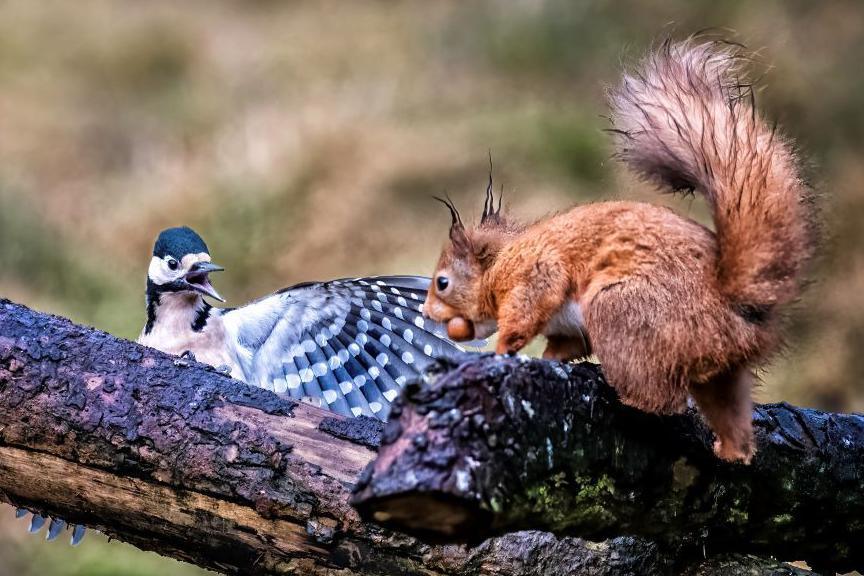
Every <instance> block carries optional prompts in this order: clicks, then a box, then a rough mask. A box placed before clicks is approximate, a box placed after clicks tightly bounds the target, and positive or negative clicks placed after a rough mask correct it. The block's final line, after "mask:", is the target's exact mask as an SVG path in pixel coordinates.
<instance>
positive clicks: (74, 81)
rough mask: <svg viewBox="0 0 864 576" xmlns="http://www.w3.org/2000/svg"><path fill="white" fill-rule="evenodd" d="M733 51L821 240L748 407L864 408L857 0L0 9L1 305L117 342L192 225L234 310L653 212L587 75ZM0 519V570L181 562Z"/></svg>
mask: <svg viewBox="0 0 864 576" xmlns="http://www.w3.org/2000/svg"><path fill="white" fill-rule="evenodd" d="M708 27H711V28H714V29H715V30H716V31H717V32H718V33H720V34H722V35H725V36H727V37H730V38H734V39H736V40H738V41H741V42H743V43H745V44H746V45H747V46H748V47H750V48H751V49H752V50H755V51H756V52H757V54H758V64H757V65H756V73H757V75H763V79H762V82H761V86H762V87H763V88H764V89H763V90H761V91H760V92H759V93H758V101H759V104H760V107H761V108H762V110H763V111H764V112H765V114H766V115H767V116H768V117H770V118H771V119H774V120H777V121H778V122H779V123H780V124H781V125H782V126H783V127H784V128H785V131H786V133H788V134H789V135H791V136H793V137H794V138H796V139H797V141H798V143H799V144H800V148H801V150H802V152H803V154H804V156H805V157H806V158H807V159H808V160H809V163H808V166H809V167H810V172H811V177H812V179H813V182H814V183H815V184H816V185H817V187H818V189H819V190H820V192H822V193H823V195H824V203H825V206H826V215H825V219H826V222H827V226H826V228H827V231H828V233H829V234H828V236H829V237H828V239H827V241H826V245H825V248H824V258H822V260H821V261H820V263H819V265H818V268H817V270H816V273H815V274H814V280H815V282H814V284H813V286H812V287H811V289H810V291H809V293H808V294H807V295H806V297H805V298H804V299H803V300H802V302H801V304H800V306H799V310H798V312H797V314H796V316H795V321H794V323H793V327H792V331H791V346H790V347H789V350H788V351H787V352H786V354H785V355H784V356H783V357H782V358H781V359H779V360H778V361H777V362H776V364H775V365H774V366H773V367H772V369H771V370H770V371H768V372H767V373H766V374H765V379H764V386H763V387H762V388H761V389H760V390H759V391H758V399H759V400H761V401H776V400H788V401H790V402H794V403H799V404H805V405H808V406H815V407H821V408H827V409H832V410H862V409H864V354H861V353H860V350H861V348H862V345H864V306H862V304H864V296H862V294H864V251H862V249H861V248H862V244H864V226H862V222H864V194H862V192H861V187H862V185H864V166H862V161H861V160H862V152H864V150H862V148H864V75H862V73H861V62H862V61H864V8H862V4H861V3H860V2H859V1H857V0H848V1H842V0H835V1H824V2H811V1H807V0H788V1H779V0H768V1H761V2H748V1H743V0H741V1H727V2H715V1H711V0H703V1H693V0H662V1H661V0H647V1H638V2H637V1H635V0H625V1H616V2H612V1H611V0H610V1H603V0H597V1H593V2H572V1H564V0H546V1H543V0H530V1H529V0H516V1H511V2H503V1H497V2H496V1H488V2H414V3H407V2H393V1H388V2H383V1H381V2H350V3H333V2H277V1H267V0H257V1H247V2H230V1H227V0H219V1H217V0H206V1H204V0H187V1H185V2H172V1H168V0H150V1H148V2H131V1H120V0H114V1H112V0H93V1H91V0H82V1H79V2H71V1H66V2H63V1H46V2H34V1H33V0H6V1H4V2H2V3H0V296H5V297H8V298H11V299H12V300H15V301H18V302H22V303H25V304H28V305H30V306H32V307H34V308H37V309H40V310H45V311H50V312H55V313H58V314H62V315H64V316H68V317H70V318H72V319H74V320H76V321H78V322H83V323H87V324H91V325H93V326H96V327H99V328H101V329H104V330H107V331H109V332H112V333H114V334H116V335H119V336H123V337H126V338H135V337H136V336H137V334H138V331H139V330H140V327H141V325H142V324H143V321H144V306H143V289H144V280H145V276H146V268H147V264H148V261H149V253H150V249H151V245H152V241H153V239H154V237H155V235H156V233H157V232H158V231H159V230H160V229H162V228H164V227H166V226H172V225H178V224H181V223H182V224H188V225H191V226H193V227H194V228H196V229H197V230H198V231H199V232H200V233H201V234H202V235H203V236H204V238H205V239H206V240H207V242H208V244H209V246H210V250H211V252H212V254H213V257H214V259H215V260H216V261H217V262H219V263H221V264H223V265H224V266H225V267H226V268H227V271H226V272H225V273H224V274H222V275H220V276H219V277H218V278H216V279H215V282H216V285H217V287H218V288H219V290H220V292H222V294H223V295H225V296H226V297H227V298H228V299H229V305H237V304H240V303H243V302H244V301H246V300H248V299H250V298H253V297H256V296H259V295H262V294H265V293H268V292H270V291H272V290H274V289H277V288H280V287H282V286H285V285H288V284H291V283H294V282H299V281H302V280H312V279H327V278H332V277H342V276H354V275H360V274H385V273H423V274H429V273H431V272H432V266H433V264H434V260H435V258H436V256H437V252H438V249H439V248H440V246H441V243H442V242H443V240H444V238H445V235H446V229H447V225H448V218H449V217H448V215H447V214H446V212H445V211H443V210H442V209H441V207H440V206H439V205H438V204H437V203H435V202H433V201H431V200H430V196H431V195H433V194H441V193H442V192H445V191H446V192H448V193H449V194H450V195H451V196H452V197H453V198H454V199H455V200H456V202H457V204H458V205H459V206H461V207H462V209H463V212H464V213H465V214H466V215H468V214H474V215H477V214H478V213H479V211H480V206H481V204H482V193H483V189H484V186H485V180H486V170H487V165H486V162H487V159H486V155H487V151H488V150H490V149H491V150H492V153H493V156H494V159H495V163H496V168H495V176H496V178H497V181H498V182H499V183H503V184H504V191H505V192H504V193H505V201H506V203H507V204H508V205H509V208H510V210H511V211H512V212H513V213H514V214H517V215H519V216H520V217H523V218H526V219H527V218H534V217H537V216H539V215H542V214H544V213H547V212H549V211H553V210H559V209H563V208H565V207H567V206H569V205H570V204H572V203H574V202H584V201H592V200H598V199H605V198H636V199H646V200H651V201H658V202H667V203H671V204H673V205H675V206H677V207H678V209H679V210H681V211H682V212H684V213H687V214H691V215H693V216H694V217H698V218H704V210H703V207H702V206H701V202H700V201H698V200H697V201H692V200H676V199H671V198H660V197H658V196H657V195H655V194H654V193H653V192H651V191H650V190H647V189H646V188H645V187H644V186H642V185H640V184H639V183H638V182H635V181H634V180H633V179H632V178H631V177H630V176H629V175H628V174H626V173H625V172H623V171H622V170H621V168H620V167H619V166H617V165H616V163H615V162H613V161H611V159H610V153H611V151H610V147H609V140H608V138H607V137H606V136H605V135H604V134H603V133H602V132H601V129H602V128H603V127H604V126H605V125H606V122H605V120H604V119H603V118H602V115H603V114H605V112H606V108H605V105H604V96H603V87H604V85H606V84H609V83H611V82H614V81H615V79H616V77H617V74H618V72H619V69H620V66H621V63H622V62H624V61H628V60H630V59H632V58H633V57H635V56H638V55H639V54H641V53H642V52H643V51H644V50H645V49H646V48H647V47H648V46H650V45H651V43H652V42H655V41H656V39H657V38H660V37H662V36H665V35H668V34H673V35H677V36H684V35H687V34H689V33H691V32H694V31H697V30H701V29H704V28H708ZM24 528H25V525H24V523H23V522H19V523H15V521H14V520H13V519H12V514H11V510H10V509H9V508H7V507H2V509H0V559H2V563H0V574H16V575H27V574H68V575H72V574H75V575H89V574H136V575H138V574H140V575H147V574H160V575H162V576H165V575H168V574H192V573H195V572H197V570H195V569H194V568H191V567H187V566H184V565H181V564H179V563H176V562H173V561H169V560H164V559H160V558H159V557H158V556H155V555H153V554H145V553H143V552H138V551H136V550H135V549H133V548H131V547H129V546H125V545H121V544H118V543H111V544H108V543H106V542H105V541H104V539H101V538H100V537H98V535H94V534H91V535H90V537H89V538H88V539H87V540H86V541H85V543H84V545H83V546H82V547H81V548H78V549H71V548H69V547H68V546H66V544H65V543H61V542H55V543H52V544H46V543H44V542H42V541H41V538H38V539H37V538H33V537H30V536H27V535H26V534H24Z"/></svg>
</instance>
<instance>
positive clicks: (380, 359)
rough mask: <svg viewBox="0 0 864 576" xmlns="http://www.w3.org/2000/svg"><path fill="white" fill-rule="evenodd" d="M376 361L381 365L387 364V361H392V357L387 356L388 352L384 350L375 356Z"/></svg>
mask: <svg viewBox="0 0 864 576" xmlns="http://www.w3.org/2000/svg"><path fill="white" fill-rule="evenodd" d="M375 361H376V362H378V364H380V365H381V366H386V365H387V362H389V361H390V357H389V356H387V354H385V353H384V352H382V353H380V354H378V356H376V357H375Z"/></svg>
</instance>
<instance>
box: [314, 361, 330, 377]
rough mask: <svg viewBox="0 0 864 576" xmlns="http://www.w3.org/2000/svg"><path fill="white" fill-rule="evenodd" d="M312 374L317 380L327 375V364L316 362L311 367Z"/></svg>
mask: <svg viewBox="0 0 864 576" xmlns="http://www.w3.org/2000/svg"><path fill="white" fill-rule="evenodd" d="M312 373H313V374H315V376H317V377H318V378H320V377H321V376H324V375H325V374H326V373H327V364H325V363H324V362H316V363H315V364H313V365H312Z"/></svg>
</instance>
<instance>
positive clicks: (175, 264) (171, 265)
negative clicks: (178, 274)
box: [166, 258, 180, 270]
mask: <svg viewBox="0 0 864 576" xmlns="http://www.w3.org/2000/svg"><path fill="white" fill-rule="evenodd" d="M166 262H167V263H168V268H170V269H171V270H177V268H178V267H179V266H180V263H179V262H177V260H175V259H174V258H169V259H168V260H166Z"/></svg>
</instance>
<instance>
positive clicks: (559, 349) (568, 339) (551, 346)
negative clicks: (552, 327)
mask: <svg viewBox="0 0 864 576" xmlns="http://www.w3.org/2000/svg"><path fill="white" fill-rule="evenodd" d="M590 355H591V349H590V346H589V344H588V339H587V338H585V337H584V336H547V337H546V349H545V350H544V351H543V358H544V359H545V360H559V361H561V362H567V361H569V360H577V359H579V358H587V357H588V356H590Z"/></svg>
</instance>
